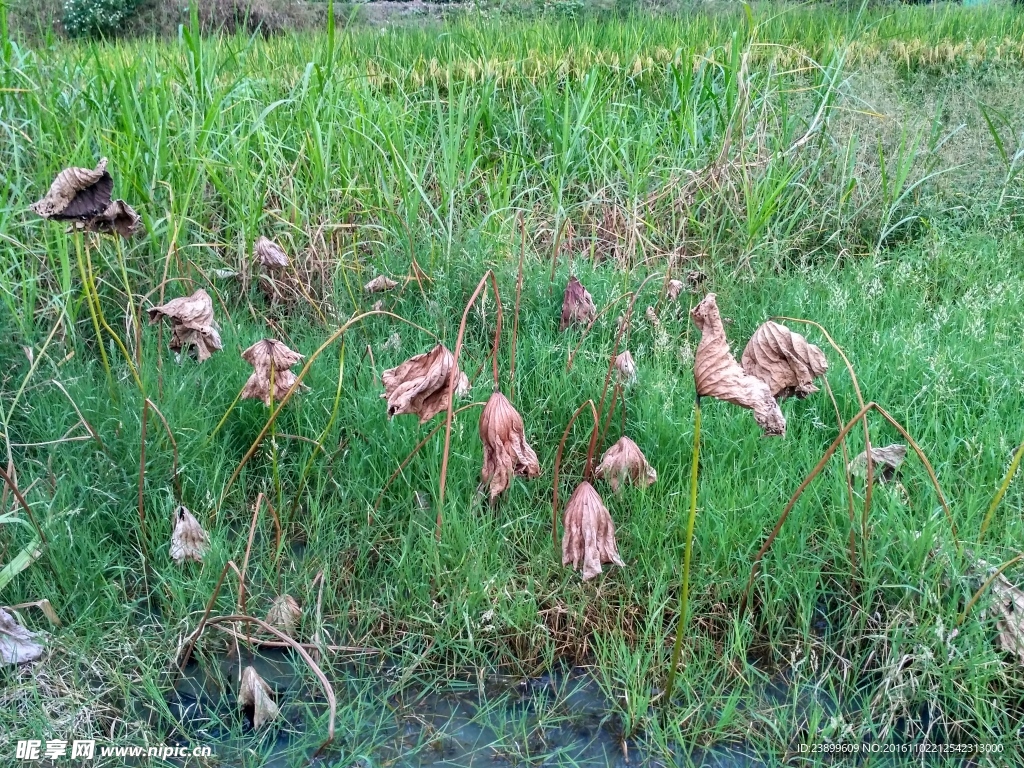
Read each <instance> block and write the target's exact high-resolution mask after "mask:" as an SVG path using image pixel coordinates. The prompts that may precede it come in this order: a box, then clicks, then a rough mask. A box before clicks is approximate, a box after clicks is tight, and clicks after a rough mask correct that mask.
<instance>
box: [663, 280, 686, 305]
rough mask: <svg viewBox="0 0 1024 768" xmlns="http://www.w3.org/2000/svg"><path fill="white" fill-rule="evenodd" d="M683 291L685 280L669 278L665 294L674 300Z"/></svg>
mask: <svg viewBox="0 0 1024 768" xmlns="http://www.w3.org/2000/svg"><path fill="white" fill-rule="evenodd" d="M682 292H683V281H682V280H669V281H668V289H667V290H666V291H665V295H666V296H668V297H669V299H671V300H672V301H675V300H676V299H678V298H679V294H681V293H682Z"/></svg>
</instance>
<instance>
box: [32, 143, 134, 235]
mask: <svg viewBox="0 0 1024 768" xmlns="http://www.w3.org/2000/svg"><path fill="white" fill-rule="evenodd" d="M113 191H114V180H113V178H111V176H110V174H109V173H108V172H107V158H105V157H104V158H103V159H102V160H100V161H99V163H98V164H97V165H96V168H95V169H94V170H89V169H88V168H66V169H64V170H63V171H61V172H60V173H58V174H57V178H55V179H54V180H53V183H52V184H51V185H50V189H49V190H48V191H47V192H46V195H45V196H44V197H43V198H42V199H41V200H37V201H36V202H34V203H32V205H30V206H29V208H30V209H31V210H32V211H33V212H35V213H37V214H38V215H40V216H42V217H43V218H44V219H55V220H57V221H68V220H74V219H91V218H93V217H94V216H98V215H100V214H101V213H103V212H104V211H105V210H106V209H107V206H109V205H110V202H111V201H110V195H111V193H112V192H113Z"/></svg>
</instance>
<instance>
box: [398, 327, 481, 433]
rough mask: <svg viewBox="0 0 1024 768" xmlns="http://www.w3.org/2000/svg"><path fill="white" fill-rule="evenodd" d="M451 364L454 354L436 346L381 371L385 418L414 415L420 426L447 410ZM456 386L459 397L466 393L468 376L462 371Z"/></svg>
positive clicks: (453, 363) (440, 346)
mask: <svg viewBox="0 0 1024 768" xmlns="http://www.w3.org/2000/svg"><path fill="white" fill-rule="evenodd" d="M454 365H455V355H453V354H452V353H451V352H450V351H449V350H448V348H447V347H445V346H444V345H443V344H438V345H437V346H436V347H434V348H433V349H432V350H430V351H429V352H425V353H423V354H422V355H416V356H415V357H410V358H409V359H408V360H406V361H405V362H404V363H402V364H401V365H399V366H398V367H397V368H390V369H389V370H386V371H384V373H382V374H381V377H380V379H381V383H383V385H384V394H383V395H381V398H383V399H385V400H387V403H388V416H389V417H394V416H400V415H402V414H415V415H416V416H419V417H420V424H423V423H424V422H427V421H430V419H432V418H434V416H436V415H437V414H438V413H440V412H441V411H446V410H448V405H449V403H450V402H451V401H450V399H449V397H448V383H449V379H450V377H451V372H452V367H453V366H454ZM455 387H456V394H457V395H459V396H461V394H460V393H465V392H468V390H469V377H467V376H466V374H465V373H463V372H462V371H459V372H458V373H457V374H456V382H455Z"/></svg>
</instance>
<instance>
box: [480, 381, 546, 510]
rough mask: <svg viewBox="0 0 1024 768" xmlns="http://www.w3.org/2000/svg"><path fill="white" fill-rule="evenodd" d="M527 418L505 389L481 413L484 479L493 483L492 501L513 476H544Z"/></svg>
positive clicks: (503, 489) (496, 393) (493, 397)
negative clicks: (525, 422)
mask: <svg viewBox="0 0 1024 768" xmlns="http://www.w3.org/2000/svg"><path fill="white" fill-rule="evenodd" d="M525 431H526V430H525V427H524V426H523V419H522V417H521V416H520V415H519V413H518V412H517V411H516V409H515V408H513V407H512V403H510V402H509V400H508V398H507V397H505V396H504V395H503V394H501V392H495V393H494V394H493V395H491V397H490V399H489V400H488V401H487V404H486V405H485V406H484V409H483V412H482V413H481V414H480V440H481V442H482V443H483V445H484V466H483V469H482V470H481V472H480V478H481V482H484V483H490V494H491V500H492V501H493V500H494V499H496V498H497V497H498V496H499V495H500V494H501V493H503V492H504V491H505V489H506V488H508V485H509V483H510V482H511V481H512V477H513V475H519V476H520V477H526V478H534V477H539V476H540V461H539V460H538V459H537V454H536V453H534V451H533V449H532V448H531V447H530V445H529V444H528V443H527V442H526V434H525Z"/></svg>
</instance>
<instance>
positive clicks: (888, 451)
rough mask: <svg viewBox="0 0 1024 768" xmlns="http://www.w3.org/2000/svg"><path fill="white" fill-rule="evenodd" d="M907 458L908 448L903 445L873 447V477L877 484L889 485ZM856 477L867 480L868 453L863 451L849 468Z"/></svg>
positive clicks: (851, 461) (853, 459)
mask: <svg viewBox="0 0 1024 768" xmlns="http://www.w3.org/2000/svg"><path fill="white" fill-rule="evenodd" d="M905 458H907V446H905V445H903V444H902V443H893V444H892V445H887V446H885V448H876V447H875V446H871V465H872V476H873V477H874V480H875V482H876V483H882V484H885V483H888V482H890V481H891V480H892V479H893V478H895V477H896V472H897V470H899V468H900V465H901V464H902V463H903V460H904V459H905ZM847 472H849V473H850V474H851V475H853V476H854V477H862V478H865V479H866V478H867V474H868V452H867V451H861V452H860V453H858V454H857V455H856V456H854V457H853V458H852V459H850V465H849V466H848V467H847Z"/></svg>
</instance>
